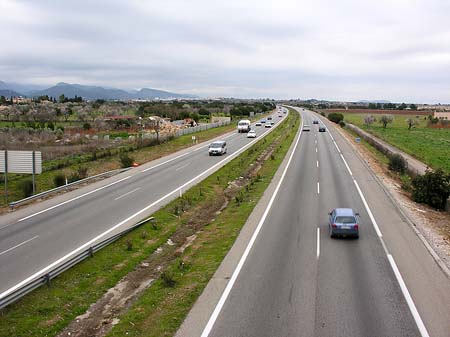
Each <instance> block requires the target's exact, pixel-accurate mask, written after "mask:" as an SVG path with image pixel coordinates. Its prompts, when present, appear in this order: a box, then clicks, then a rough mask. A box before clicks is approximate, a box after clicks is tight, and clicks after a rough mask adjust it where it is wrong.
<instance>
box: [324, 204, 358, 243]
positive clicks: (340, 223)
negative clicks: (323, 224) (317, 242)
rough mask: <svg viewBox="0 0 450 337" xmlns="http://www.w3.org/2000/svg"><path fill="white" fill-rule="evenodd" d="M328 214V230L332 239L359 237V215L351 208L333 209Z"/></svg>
mask: <svg viewBox="0 0 450 337" xmlns="http://www.w3.org/2000/svg"><path fill="white" fill-rule="evenodd" d="M328 214H329V216H330V217H329V222H328V229H329V231H330V236H331V237H332V238H334V237H336V236H353V237H356V238H358V237H359V224H358V217H359V213H355V212H354V211H353V209H351V208H335V209H333V210H332V211H331V212H330V213H328Z"/></svg>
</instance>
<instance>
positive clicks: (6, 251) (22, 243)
mask: <svg viewBox="0 0 450 337" xmlns="http://www.w3.org/2000/svg"><path fill="white" fill-rule="evenodd" d="M38 237H39V235H36V236H34V237H32V238H31V239H28V240H26V241H24V242H21V243H19V244H18V245H15V246H14V247H11V248H9V249H7V250H4V251H3V252H1V253H0V255H3V254H6V253H8V252H10V251H11V250H13V249H16V248H19V247H20V246H22V245H24V244H26V243H28V242H30V241H32V240H34V239H37V238H38Z"/></svg>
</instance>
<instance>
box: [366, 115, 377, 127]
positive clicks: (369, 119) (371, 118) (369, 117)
mask: <svg viewBox="0 0 450 337" xmlns="http://www.w3.org/2000/svg"><path fill="white" fill-rule="evenodd" d="M376 121H377V119H376V118H375V117H374V116H372V115H367V116H365V117H364V124H366V126H367V127H369V126H371V125H372V124H373V123H375V122H376Z"/></svg>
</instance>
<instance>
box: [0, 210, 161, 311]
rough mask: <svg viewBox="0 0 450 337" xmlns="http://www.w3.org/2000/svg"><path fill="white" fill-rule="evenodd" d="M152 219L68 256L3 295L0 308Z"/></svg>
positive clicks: (150, 219) (149, 219)
mask: <svg viewBox="0 0 450 337" xmlns="http://www.w3.org/2000/svg"><path fill="white" fill-rule="evenodd" d="M152 220H154V217H150V218H147V219H144V220H142V221H139V222H138V223H137V224H135V225H133V226H132V227H129V228H127V229H125V230H123V231H122V232H120V233H117V234H115V235H113V236H111V237H109V238H107V239H105V240H103V241H101V242H99V243H96V244H95V245H92V246H91V247H89V248H87V249H86V250H84V251H82V252H80V253H79V254H78V255H76V256H74V257H72V258H70V259H69V260H67V261H65V262H63V263H62V264H60V265H59V266H57V267H55V268H54V269H53V270H51V271H49V272H48V273H46V274H44V275H41V276H39V277H38V278H36V279H34V280H32V281H30V282H28V283H27V284H25V285H23V286H22V287H20V288H18V289H17V290H15V291H14V292H11V293H10V294H8V295H6V296H4V297H3V298H0V309H3V308H5V307H6V306H8V305H10V304H12V303H14V302H15V301H17V300H19V299H20V298H21V297H23V296H25V295H26V294H28V293H30V292H32V291H33V290H35V289H37V288H39V287H40V286H42V285H44V284H47V285H50V280H52V279H53V278H55V277H56V276H58V275H59V274H61V273H63V272H64V271H66V270H68V269H70V268H72V267H73V266H75V265H76V264H78V263H80V262H81V261H83V260H84V259H86V258H88V257H93V256H94V253H95V252H98V251H99V250H100V249H102V248H104V247H106V246H108V245H109V244H110V243H113V242H114V241H116V240H118V239H120V238H121V237H122V236H124V235H125V234H127V233H129V232H131V231H133V230H135V229H136V228H138V227H140V226H141V225H143V224H144V223H146V222H147V221H152Z"/></svg>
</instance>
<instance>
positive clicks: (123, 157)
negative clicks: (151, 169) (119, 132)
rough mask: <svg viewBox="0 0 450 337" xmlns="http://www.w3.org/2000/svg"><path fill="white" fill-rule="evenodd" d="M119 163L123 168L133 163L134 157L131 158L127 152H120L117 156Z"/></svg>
mask: <svg viewBox="0 0 450 337" xmlns="http://www.w3.org/2000/svg"><path fill="white" fill-rule="evenodd" d="M119 160H120V164H121V165H122V167H123V168H126V167H130V166H131V165H133V162H134V159H133V158H131V157H130V156H129V155H128V153H121V154H120V156H119Z"/></svg>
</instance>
